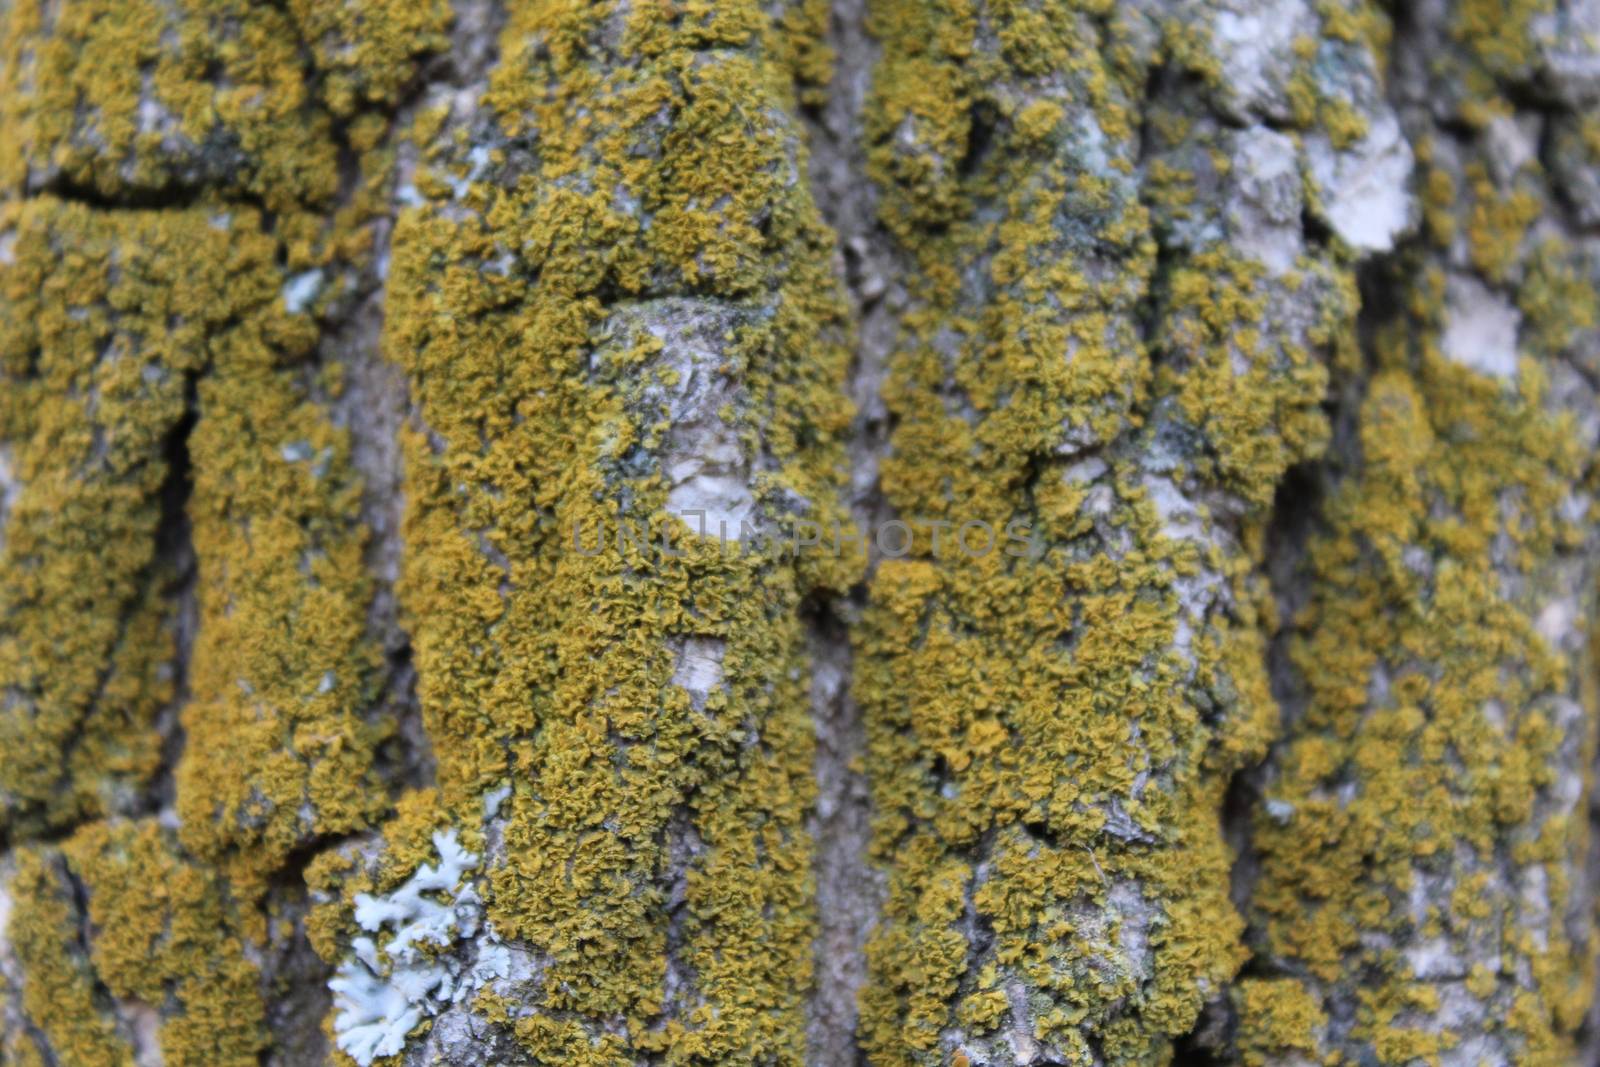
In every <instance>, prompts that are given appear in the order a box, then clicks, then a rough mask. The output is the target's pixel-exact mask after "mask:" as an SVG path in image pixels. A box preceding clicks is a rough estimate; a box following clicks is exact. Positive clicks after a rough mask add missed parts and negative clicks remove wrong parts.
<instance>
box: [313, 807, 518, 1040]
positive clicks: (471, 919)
mask: <svg viewBox="0 0 1600 1067" xmlns="http://www.w3.org/2000/svg"><path fill="white" fill-rule="evenodd" d="M433 845H434V848H435V849H437V850H438V853H439V863H438V864H437V865H433V864H423V865H422V866H421V867H420V868H418V870H417V872H416V873H415V874H413V875H412V876H411V877H410V878H409V879H407V881H406V882H405V884H403V885H401V886H400V887H399V888H397V889H395V890H394V891H393V892H392V893H388V894H385V895H383V896H373V895H371V894H367V893H358V894H357V895H356V898H355V904H356V908H355V920H356V923H357V924H358V925H359V926H360V927H361V928H362V929H363V930H365V931H367V932H368V933H369V934H372V935H375V936H372V937H358V938H356V939H355V940H354V941H353V942H352V943H351V956H350V957H349V958H348V959H346V960H345V961H344V962H343V963H342V964H340V965H339V969H338V972H337V973H336V974H335V976H334V977H333V979H332V980H331V981H329V983H328V988H329V989H331V990H332V991H333V995H334V1008H335V1016H334V1023H333V1030H334V1039H335V1041H336V1042H337V1044H338V1046H339V1048H340V1049H341V1050H343V1051H344V1052H345V1053H346V1054H348V1055H349V1056H350V1057H351V1058H352V1059H354V1060H355V1061H356V1062H357V1063H359V1064H361V1067H370V1065H371V1064H372V1063H373V1062H374V1061H375V1060H378V1059H381V1058H383V1057H385V1056H394V1055H397V1054H399V1053H400V1052H401V1050H402V1049H404V1048H405V1045H406V1038H407V1036H408V1035H409V1034H410V1033H411V1031H412V1030H413V1029H414V1028H415V1027H416V1026H417V1025H418V1024H419V1023H421V1022H422V1021H423V1020H424V1019H425V1018H431V1017H433V1016H436V1015H438V1014H440V1013H442V1012H444V1011H446V1010H449V1009H452V1008H455V1007H458V1006H466V1005H469V1004H470V1002H471V999H472V998H473V997H475V996H476V995H477V993H478V991H479V990H480V989H482V988H483V987H484V986H485V985H487V984H489V983H491V982H495V981H497V980H500V979H516V978H518V977H520V976H522V975H523V974H524V973H525V972H526V970H527V968H526V967H518V966H516V961H515V960H514V959H513V953H512V952H511V951H510V949H509V948H508V947H507V946H505V945H504V944H502V943H501V942H500V940H499V938H498V937H496V936H495V934H494V933H493V931H492V930H490V929H488V928H487V926H486V925H485V924H483V923H482V919H481V916H482V901H481V900H480V899H479V897H478V894H477V891H476V890H475V889H474V888H473V886H472V883H471V881H470V879H467V880H466V881H465V882H463V879H466V878H467V875H469V874H470V872H471V871H472V870H473V869H474V868H476V866H477V864H478V857H477V856H476V855H475V854H473V853H471V852H468V851H466V849H464V848H462V847H461V844H460V842H459V841H458V840H457V838H456V834H455V832H454V831H451V830H443V831H439V832H438V833H435V834H434V835H433ZM377 935H382V936H377ZM380 942H381V943H380Z"/></svg>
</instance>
